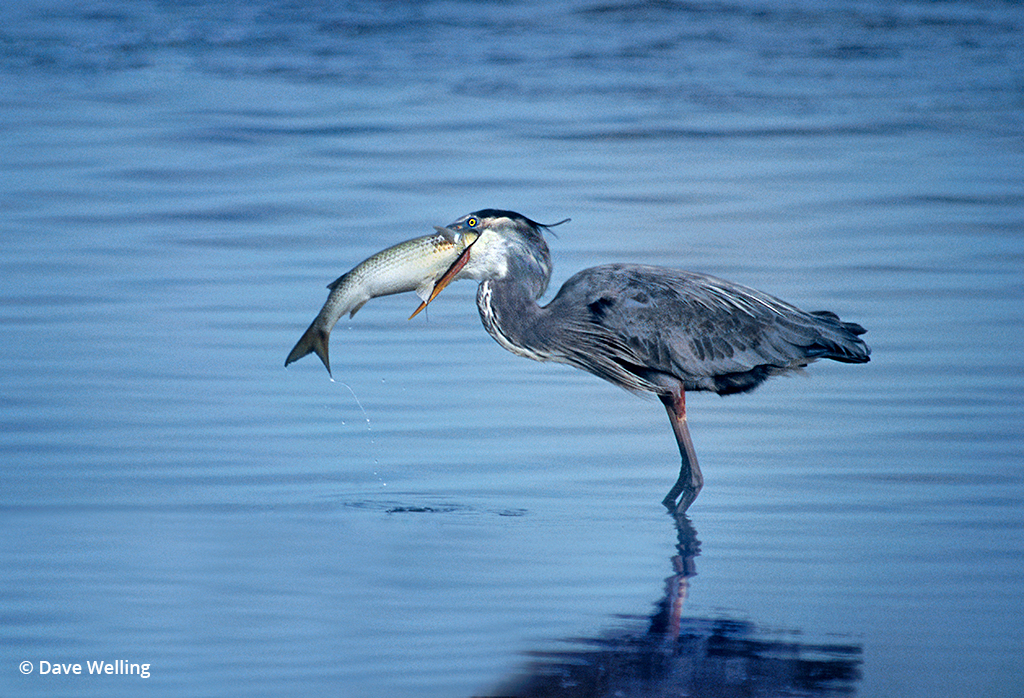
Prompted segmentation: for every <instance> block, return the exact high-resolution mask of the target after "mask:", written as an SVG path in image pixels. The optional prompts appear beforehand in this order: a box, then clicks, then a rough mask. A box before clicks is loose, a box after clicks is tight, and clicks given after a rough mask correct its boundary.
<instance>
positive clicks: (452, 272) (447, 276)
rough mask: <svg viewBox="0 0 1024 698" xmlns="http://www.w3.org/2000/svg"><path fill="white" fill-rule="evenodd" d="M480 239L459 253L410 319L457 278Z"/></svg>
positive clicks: (474, 240)
mask: <svg viewBox="0 0 1024 698" xmlns="http://www.w3.org/2000/svg"><path fill="white" fill-rule="evenodd" d="M479 239H480V237H479V236H477V237H476V238H474V239H473V242H471V243H469V244H468V245H466V249H464V250H463V251H462V254H460V255H459V257H458V259H456V260H455V261H454V262H453V263H452V265H451V266H450V267H448V271H446V272H445V273H444V274H442V275H441V278H440V279H438V280H437V282H436V283H435V284H434V290H433V291H431V292H430V298H428V299H427V300H425V301H423V302H422V303H420V307H418V308H416V312H414V313H413V314H412V315H410V316H409V319H410V320H412V319H413V318H414V317H416V316H417V315H419V314H420V311H421V310H423V309H424V308H426V307H427V306H428V305H429V304H430V302H431V301H432V300H434V299H435V298H437V294H439V293H440V292H441V291H443V290H444V288H445V286H447V285H448V284H450V283H451V282H452V281H454V280H455V277H456V276H457V275H458V273H459V272H460V271H462V268H463V267H464V266H466V262H468V261H469V250H470V249H471V248H472V247H473V245H474V244H475V243H476V241H477V240H479Z"/></svg>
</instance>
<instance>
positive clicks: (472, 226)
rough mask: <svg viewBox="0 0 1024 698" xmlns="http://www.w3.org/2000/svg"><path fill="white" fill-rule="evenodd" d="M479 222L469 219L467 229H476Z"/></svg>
mask: <svg viewBox="0 0 1024 698" xmlns="http://www.w3.org/2000/svg"><path fill="white" fill-rule="evenodd" d="M479 222H480V221H478V220H477V219H476V218H469V219H467V220H466V227H467V228H475V227H476V224H477V223H479Z"/></svg>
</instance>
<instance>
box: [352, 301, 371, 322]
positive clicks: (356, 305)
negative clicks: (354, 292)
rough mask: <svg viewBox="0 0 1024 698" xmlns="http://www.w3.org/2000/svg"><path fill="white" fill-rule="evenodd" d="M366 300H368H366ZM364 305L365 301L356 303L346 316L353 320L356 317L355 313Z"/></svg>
mask: <svg viewBox="0 0 1024 698" xmlns="http://www.w3.org/2000/svg"><path fill="white" fill-rule="evenodd" d="M366 300H370V299H369V298H367V299H366ZM364 305H366V301H359V302H358V303H356V304H355V306H353V308H352V310H351V311H350V312H349V314H348V316H349V318H354V317H355V316H356V313H358V312H359V309H360V308H362V307H363V306H364Z"/></svg>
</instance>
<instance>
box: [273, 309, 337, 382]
mask: <svg viewBox="0 0 1024 698" xmlns="http://www.w3.org/2000/svg"><path fill="white" fill-rule="evenodd" d="M330 337H331V333H330V332H328V331H325V330H324V329H323V328H321V327H317V323H316V320H314V321H313V324H312V325H310V326H309V329H307V330H306V331H305V332H304V333H303V334H302V336H301V337H299V341H298V342H296V344H295V348H293V349H292V350H291V352H289V353H288V358H287V359H285V360H284V365H285V366H287V365H288V364H290V363H291V362H293V361H298V360H299V359H301V358H302V357H303V356H306V355H307V354H313V353H315V354H316V355H317V356H319V357H320V360H321V361H323V362H324V368H326V369H327V373H328V375H331V360H330V357H329V356H328V354H327V340H329V339H330Z"/></svg>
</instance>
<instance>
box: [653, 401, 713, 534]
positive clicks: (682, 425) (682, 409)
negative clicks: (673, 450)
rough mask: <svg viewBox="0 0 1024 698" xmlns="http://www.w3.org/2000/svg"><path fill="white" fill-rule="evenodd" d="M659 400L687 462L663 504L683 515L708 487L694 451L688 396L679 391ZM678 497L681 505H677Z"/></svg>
mask: <svg viewBox="0 0 1024 698" xmlns="http://www.w3.org/2000/svg"><path fill="white" fill-rule="evenodd" d="M659 397H660V398H661V402H662V403H663V404H664V405H665V410H666V411H667V412H668V418H669V420H670V421H671V422H672V431H673V432H675V435H676V441H677V442H678V443H679V455H680V456H682V460H683V462H682V466H681V467H680V468H679V479H678V480H676V484H674V485H672V489H671V490H669V493H668V494H667V495H665V499H664V500H662V504H664V505H665V506H666V507H668V508H669V509H670V510H673V511H675V513H677V514H682V513H683V512H685V511H686V510H687V509H688V508H689V506H690V505H691V504H693V500H695V499H696V498H697V494H698V493H699V492H700V488H701V487H703V486H704V476H703V475H701V472H700V466H698V465H697V454H696V452H694V450H693V441H692V440H691V439H690V430H689V429H688V428H687V426H686V393H685V392H684V391H683V389H682V388H679V389H678V390H675V391H673V392H672V393H670V394H668V395H660V396H659ZM677 498H678V500H679V501H678V503H677V502H676V499H677Z"/></svg>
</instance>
